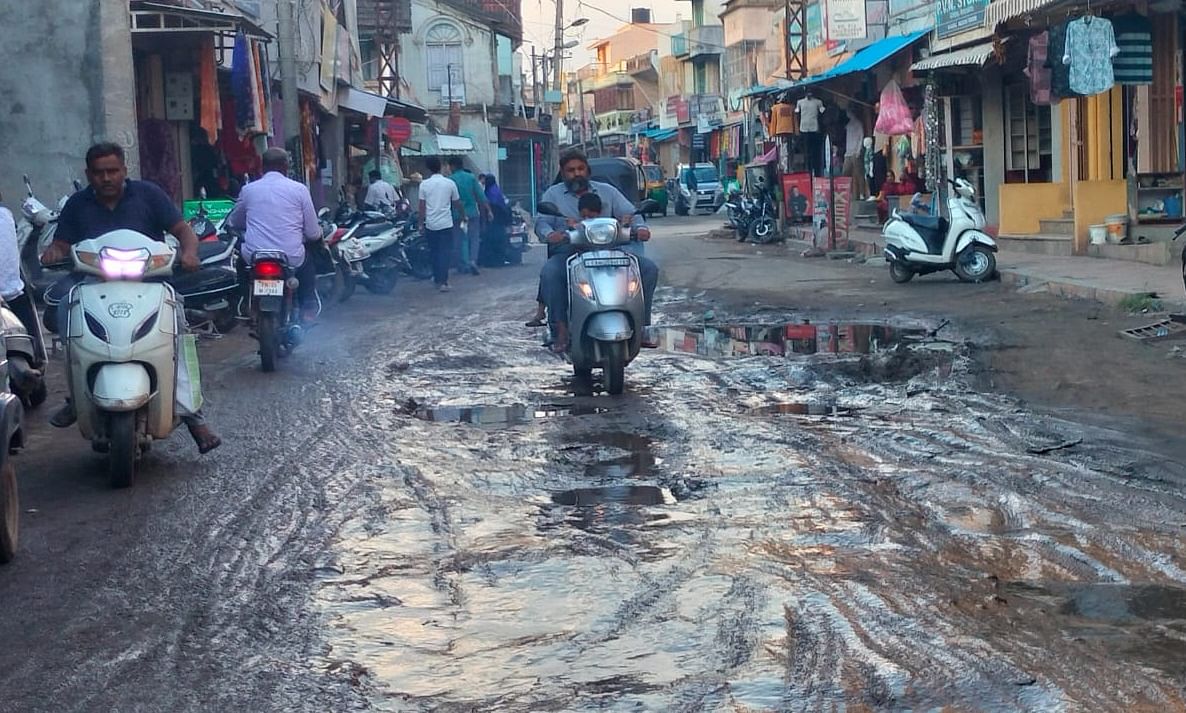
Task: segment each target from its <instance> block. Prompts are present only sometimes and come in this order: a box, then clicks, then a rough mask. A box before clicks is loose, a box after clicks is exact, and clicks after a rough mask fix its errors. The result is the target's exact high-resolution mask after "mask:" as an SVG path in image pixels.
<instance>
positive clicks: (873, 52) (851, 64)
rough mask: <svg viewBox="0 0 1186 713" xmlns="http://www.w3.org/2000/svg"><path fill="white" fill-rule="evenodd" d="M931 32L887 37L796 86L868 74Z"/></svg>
mask: <svg viewBox="0 0 1186 713" xmlns="http://www.w3.org/2000/svg"><path fill="white" fill-rule="evenodd" d="M930 32H931V30H930V29H929V28H928V29H926V30H920V31H918V32H912V33H910V34H908V35H897V36H895V37H886V38H885V39H881V40H877V41H876V42H874V43H873V44H871V45H866V46H865V47H862V48H861V49H859V50H857V51H856V52H854V53H853V55H852V56H851V57H849V58H848V59H846V60H845V61H843V62H841V63H840V64H838V65H836V66H835V67H832V68H831V69H829V70H828V71H826V72H821V73H820V74H816V75H814V76H811V77H808V78H807V79H805V80H803V81H802V82H799V83H798V84H796V85H795V86H806V85H808V84H816V83H819V82H824V81H827V80H829V79H836V78H837V77H843V76H846V75H849V74H857V73H859V72H868V71H869V70H871V69H873V68H874V67H876V66H878V65H879V64H881V63H882V62H885V61H886V60H888V59H890V58H891V57H893V56H894V55H896V54H897V53H899V52H901V51H902V50H905V49H908V48H909V47H910V46H911V45H913V44H914V43H915V42H918V41H919V40H921V39H923V38H924V37H926V36H927V35H929V34H930Z"/></svg>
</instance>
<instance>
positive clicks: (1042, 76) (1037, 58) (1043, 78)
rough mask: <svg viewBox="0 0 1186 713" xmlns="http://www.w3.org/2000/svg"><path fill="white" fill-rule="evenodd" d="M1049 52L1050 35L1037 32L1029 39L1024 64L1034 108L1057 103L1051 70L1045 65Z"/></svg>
mask: <svg viewBox="0 0 1186 713" xmlns="http://www.w3.org/2000/svg"><path fill="white" fill-rule="evenodd" d="M1049 50H1050V33H1049V32H1039V33H1038V34H1036V35H1034V36H1033V37H1031V38H1030V41H1029V53H1028V55H1027V61H1026V64H1025V76H1026V77H1028V78H1029V80H1030V100H1031V101H1033V103H1034V104H1035V105H1036V106H1049V105H1051V104H1056V103H1058V99H1059V97H1058V96H1057V95H1056V94H1055V93H1054V90H1053V85H1052V78H1051V74H1052V72H1051V69H1050V67H1049V66H1048V65H1047V57H1048V56H1049Z"/></svg>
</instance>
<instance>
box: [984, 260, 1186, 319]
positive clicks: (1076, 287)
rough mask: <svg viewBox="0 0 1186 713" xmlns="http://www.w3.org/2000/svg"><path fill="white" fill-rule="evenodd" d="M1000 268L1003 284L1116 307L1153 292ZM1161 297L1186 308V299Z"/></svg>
mask: <svg viewBox="0 0 1186 713" xmlns="http://www.w3.org/2000/svg"><path fill="white" fill-rule="evenodd" d="M998 272H999V273H1000V275H1001V284H1004V285H1007V286H1010V287H1016V288H1019V289H1021V288H1028V289H1026V292H1031V293H1038V292H1040V293H1045V294H1049V295H1054V296H1056V297H1063V298H1065V299H1076V300H1092V301H1095V302H1101V303H1103V304H1106V305H1110V306H1112V307H1116V306H1118V305H1119V304H1120V303H1121V302H1123V301H1124V300H1125V299H1127V298H1130V297H1139V296H1141V295H1147V294H1149V292H1148V291H1147V290H1125V289H1117V288H1109V287H1099V286H1097V285H1093V284H1091V283H1090V282H1087V281H1086V280H1075V279H1073V278H1067V277H1057V278H1055V277H1048V276H1045V275H1039V274H1034V273H1032V272H1030V271H1028V270H1025V269H1021V268H1010V267H1002V268H999V269H998ZM1157 299H1158V300H1159V301H1160V302H1161V305H1162V307H1163V308H1164V309H1172V310H1186V299H1181V298H1167V297H1165V296H1164V295H1158V297H1157Z"/></svg>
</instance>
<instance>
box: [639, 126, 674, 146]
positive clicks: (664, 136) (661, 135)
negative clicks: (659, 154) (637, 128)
mask: <svg viewBox="0 0 1186 713" xmlns="http://www.w3.org/2000/svg"><path fill="white" fill-rule="evenodd" d="M678 133H679V129H651V130H650V131H647V132H646V133H644V134H643V136H645V137H647V138H648V139H650V140H651V141H654V142H655V143H660V142H662V141H667V140H668V139H671V138H672V137H674V136H675V135H676V134H678Z"/></svg>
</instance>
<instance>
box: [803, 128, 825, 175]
mask: <svg viewBox="0 0 1186 713" xmlns="http://www.w3.org/2000/svg"><path fill="white" fill-rule="evenodd" d="M800 126H802V124H800ZM800 136H802V137H803V153H804V155H805V156H806V157H807V172H808V173H810V174H811V175H813V176H822V175H824V135H823V133H821V132H819V131H805V132H803V133H802V134H800Z"/></svg>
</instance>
